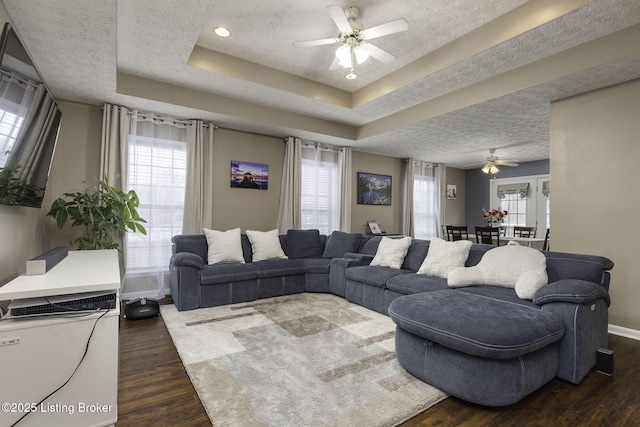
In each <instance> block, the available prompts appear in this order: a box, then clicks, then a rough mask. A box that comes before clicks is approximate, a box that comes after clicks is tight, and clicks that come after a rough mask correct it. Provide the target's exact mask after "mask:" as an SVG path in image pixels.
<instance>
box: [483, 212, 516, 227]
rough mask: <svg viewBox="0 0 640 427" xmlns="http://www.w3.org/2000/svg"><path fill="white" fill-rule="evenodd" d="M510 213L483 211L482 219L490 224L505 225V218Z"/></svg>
mask: <svg viewBox="0 0 640 427" xmlns="http://www.w3.org/2000/svg"><path fill="white" fill-rule="evenodd" d="M508 213H509V212H507V211H503V210H500V209H490V210H485V209H482V217H483V218H484V219H485V220H486V221H487V222H488V223H489V224H497V223H503V222H504V217H505V216H507V214H508Z"/></svg>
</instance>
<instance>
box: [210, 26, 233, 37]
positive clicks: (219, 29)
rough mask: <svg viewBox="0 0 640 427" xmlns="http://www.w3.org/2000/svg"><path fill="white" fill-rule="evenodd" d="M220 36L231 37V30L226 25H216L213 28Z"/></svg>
mask: <svg viewBox="0 0 640 427" xmlns="http://www.w3.org/2000/svg"><path fill="white" fill-rule="evenodd" d="M213 32H214V33H216V34H217V35H218V36H220V37H229V36H230V35H231V31H229V30H228V29H226V28H225V27H216V28H214V30H213Z"/></svg>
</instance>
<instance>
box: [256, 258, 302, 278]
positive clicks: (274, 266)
mask: <svg viewBox="0 0 640 427" xmlns="http://www.w3.org/2000/svg"><path fill="white" fill-rule="evenodd" d="M252 264H253V265H254V266H255V267H256V269H257V270H258V278H259V279H266V278H268V277H280V276H294V275H298V274H305V273H306V271H307V266H306V265H305V264H304V262H303V261H302V260H297V259H266V260H262V261H256V262H254V263H252Z"/></svg>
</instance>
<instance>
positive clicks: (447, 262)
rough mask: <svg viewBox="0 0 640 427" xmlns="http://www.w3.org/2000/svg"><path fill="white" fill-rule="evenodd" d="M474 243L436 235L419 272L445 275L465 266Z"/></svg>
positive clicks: (438, 275)
mask: <svg viewBox="0 0 640 427" xmlns="http://www.w3.org/2000/svg"><path fill="white" fill-rule="evenodd" d="M472 245H473V243H472V242H471V241H470V240H457V241H455V242H447V241H446V240H442V239H439V238H437V237H434V238H433V239H431V243H430V244H429V252H427V257H426V258H425V259H424V262H423V263H422V265H421V266H420V269H419V270H418V274H429V275H431V276H437V277H444V278H446V277H447V276H448V275H449V272H450V271H452V270H453V269H455V268H458V267H464V265H465V263H466V262H467V258H469V250H470V249H471V246H472Z"/></svg>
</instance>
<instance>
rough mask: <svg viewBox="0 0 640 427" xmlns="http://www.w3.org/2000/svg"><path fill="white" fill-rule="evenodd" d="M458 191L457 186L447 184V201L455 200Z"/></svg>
mask: <svg viewBox="0 0 640 427" xmlns="http://www.w3.org/2000/svg"><path fill="white" fill-rule="evenodd" d="M457 194H458V190H457V187H456V185H455V184H447V199H449V200H455V198H456V197H457Z"/></svg>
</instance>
